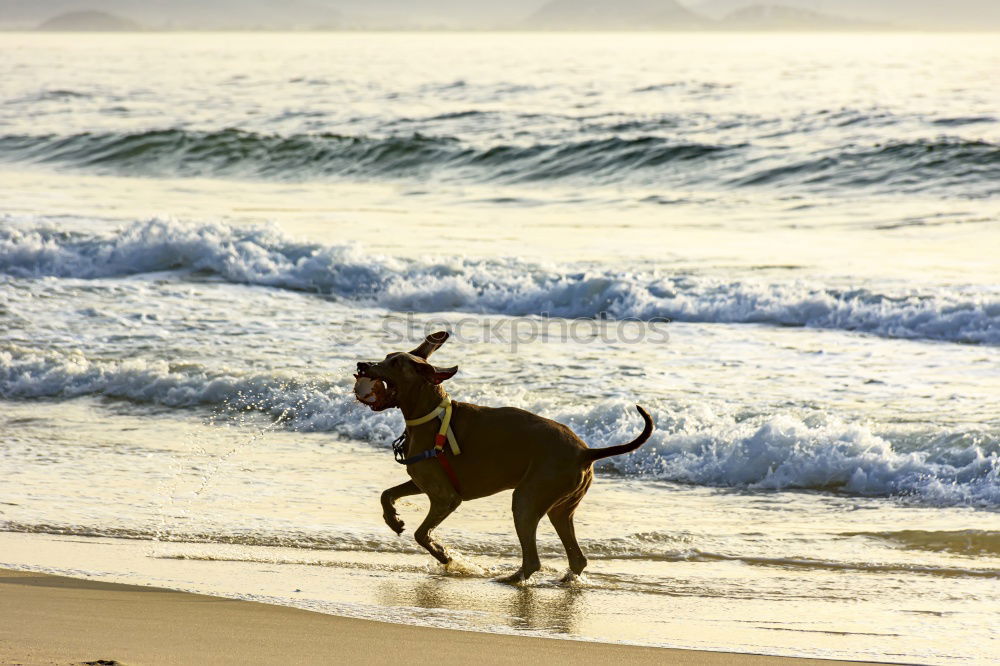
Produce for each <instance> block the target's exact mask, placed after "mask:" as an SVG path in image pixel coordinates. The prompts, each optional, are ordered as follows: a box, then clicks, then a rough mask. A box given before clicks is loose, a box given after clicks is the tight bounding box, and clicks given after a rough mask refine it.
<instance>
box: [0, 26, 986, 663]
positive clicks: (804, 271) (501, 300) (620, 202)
mask: <svg viewBox="0 0 1000 666" xmlns="http://www.w3.org/2000/svg"><path fill="white" fill-rule="evenodd" d="M996 41H997V40H996V35H976V34H965V35H906V34H892V35H879V34H866V35H862V36H851V35H822V36H817V35H749V36H740V35H731V34H730V35H722V34H705V35H702V34H683V35H671V34H658V35H650V34H643V35H614V34H605V35H545V34H532V35H517V34H468V35H467V34H295V35H285V34H250V33H246V34H191V35H185V34H143V35H73V36H67V35H41V34H39V35H35V34H17V33H7V34H5V35H4V36H3V37H2V39H0V330H2V338H0V401H2V405H3V416H2V417H0V418H2V419H3V427H2V430H0V530H2V531H0V566H11V567H16V568H26V569H38V570H43V571H53V572H59V573H69V574H73V575H81V576H87V577H94V578H101V579H106V580H121V581H127V582H139V583H149V584H156V585H163V586H167V587H173V588H178V589H188V590H197V591H201V592H207V593H212V594H220V595H225V596H232V597H238V598H249V599H258V600H264V601H269V602H273V603H280V604H289V605H295V606H299V607H303V608H310V609H314V610H319V611H322V612H332V613H340V614H348V615H352V616H357V617H369V618H374V619H381V620H387V621H399V622H409V623H418V624H428V625H434V626H449V627H458V628H471V629H477V630H482V631H502V632H517V633H526V634H532V635H546V636H557V637H565V638H576V639H584V640H605V641H623V642H632V643H640V644H647V645H669V646H676V647H695V648H702V649H714V650H736V651H743V652H759V653H768V654H788V655H805V656H830V657H840V658H848V659H873V660H878V661H887V662H899V663H933V664H959V663H962V664H966V663H989V662H991V661H995V659H996V655H997V654H998V653H1000V631H998V624H997V611H998V609H1000V513H998V510H1000V351H998V350H1000V87H998V86H996V85H994V84H993V82H994V81H995V80H996V72H998V71H1000V50H998V49H997V47H996ZM437 328H448V329H449V330H451V331H452V332H453V338H452V340H451V341H449V342H448V344H447V345H446V346H445V347H443V348H442V349H441V350H440V351H439V352H438V357H437V359H438V360H439V361H441V362H442V363H445V364H448V365H451V364H456V363H457V364H458V365H459V366H460V372H459V374H458V375H456V377H455V378H454V379H452V380H451V381H450V382H449V390H450V392H451V395H452V396H453V397H455V398H456V399H458V400H463V401H470V402H476V403H480V404H487V405H516V406H520V407H524V408H527V409H531V410H533V411H536V412H538V413H541V414H543V415H545V416H549V417H551V418H555V419H557V420H559V421H562V422H564V423H567V424H569V425H570V426H572V427H573V428H574V430H575V431H576V432H578V433H579V434H580V436H581V437H583V439H584V440H586V441H587V442H588V443H589V444H590V445H592V446H605V445H609V444H613V443H618V442H622V441H626V440H628V439H631V438H632V437H633V436H634V435H635V433H637V432H638V430H639V429H640V427H641V423H640V422H639V419H638V417H637V415H636V414H635V411H634V409H633V408H632V405H634V404H635V403H640V404H642V405H644V406H646V407H647V408H648V409H649V410H650V411H651V412H652V414H653V416H654V418H655V419H656V422H657V430H656V432H655V433H654V435H653V437H652V439H651V441H650V442H649V443H648V444H646V445H645V446H644V447H643V448H642V449H640V450H639V451H638V452H636V453H635V454H632V455H630V456H626V457H619V458H614V459H610V460H605V461H602V462H601V463H599V464H598V466H597V480H596V482H595V484H594V486H593V488H592V489H591V491H590V493H589V494H588V496H587V499H586V500H585V501H584V503H583V505H582V507H581V509H580V511H579V512H578V515H577V525H578V533H579V535H580V537H581V543H582V545H583V547H584V550H585V551H586V552H587V554H588V556H589V557H590V559H591V564H590V567H589V568H588V572H587V574H586V576H585V577H584V578H583V579H582V580H581V581H578V582H577V583H575V584H572V585H563V584H560V583H559V582H558V581H559V579H560V577H561V574H562V572H563V571H564V570H565V568H566V564H565V560H564V558H563V555H562V552H561V548H560V547H559V545H558V540H557V538H556V537H555V534H554V532H553V531H552V530H551V528H550V527H548V526H547V525H546V524H543V526H542V528H541V529H540V532H539V541H540V545H541V551H542V555H543V564H544V569H543V570H542V572H540V574H538V575H537V576H536V578H535V579H533V580H532V582H531V583H530V584H528V585H526V586H523V587H519V588H511V587H508V586H503V585H499V584H497V583H494V582H493V581H492V578H494V577H496V576H499V575H501V574H504V573H509V572H510V571H512V570H513V569H514V568H516V566H517V563H518V559H519V556H518V548H517V541H516V538H515V537H514V534H513V526H512V521H511V519H510V515H509V496H507V495H501V496H497V497H494V498H489V499H486V500H479V501H476V502H470V503H466V504H465V505H463V506H462V507H461V508H460V509H459V511H458V512H456V514H454V515H453V516H452V517H451V518H449V520H448V521H446V522H445V523H444V524H443V525H442V526H441V527H440V528H439V530H438V532H437V535H438V538H439V539H440V540H441V541H442V542H443V543H445V544H447V545H448V546H450V547H452V548H453V549H455V550H457V551H458V552H459V553H460V554H461V555H460V557H459V559H458V561H457V563H456V564H455V565H454V566H452V567H450V568H449V569H447V570H445V569H443V568H441V567H439V566H438V565H437V564H436V563H434V562H433V560H432V559H431V558H430V556H429V555H427V554H426V553H424V552H423V551H422V550H421V549H420V548H419V547H418V546H417V545H416V544H415V543H414V542H413V541H412V537H411V534H412V527H414V526H415V525H416V524H418V523H419V521H420V519H421V515H422V513H423V511H424V510H425V507H426V501H425V500H423V499H422V498H411V499H407V500H403V501H401V502H400V503H399V506H400V512H401V514H402V517H403V519H404V520H405V521H406V522H407V525H408V529H407V531H406V532H405V533H404V534H403V536H402V537H397V536H396V535H394V534H393V533H391V532H390V531H389V530H388V528H386V527H385V526H384V525H383V524H382V521H381V510H380V507H379V504H378V495H379V493H380V492H381V490H382V489H384V488H386V487H388V486H390V485H395V484H397V483H400V482H401V481H403V480H405V472H403V470H402V469H401V468H399V467H398V466H396V465H395V463H394V462H393V461H392V456H391V452H390V449H389V444H390V442H391V441H392V440H393V439H394V438H395V437H396V435H397V434H398V433H399V431H400V430H401V428H402V421H401V418H400V417H399V415H398V414H395V413H391V414H384V413H383V414H373V413H371V412H369V411H368V410H367V409H366V408H364V407H362V406H361V405H359V404H358V403H356V401H355V400H354V399H353V396H352V395H351V385H352V383H353V378H352V377H351V372H352V371H353V368H354V364H355V363H356V362H357V361H358V360H363V359H371V358H378V357H380V356H381V355H383V354H385V353H387V352H389V351H394V350H398V349H408V348H410V347H411V346H412V344H413V342H414V341H415V340H417V339H419V337H420V336H421V335H422V333H423V332H424V331H425V330H436V329H437Z"/></svg>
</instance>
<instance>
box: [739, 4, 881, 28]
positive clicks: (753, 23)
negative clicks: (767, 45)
mask: <svg viewBox="0 0 1000 666" xmlns="http://www.w3.org/2000/svg"><path fill="white" fill-rule="evenodd" d="M720 23H721V25H722V26H724V27H726V28H728V29H731V30H859V29H864V28H869V29H871V28H876V27H878V26H879V25H881V24H878V23H867V22H863V21H857V20H851V19H845V18H840V17H838V16H830V15H829V14H821V13H820V12H814V11H810V10H808V9H796V8H794V7H786V6H784V5H753V6H751V7H744V8H743V9H737V10H736V11H734V12H733V13H731V14H729V15H728V16H726V17H725V18H723V19H722V21H721V22H720Z"/></svg>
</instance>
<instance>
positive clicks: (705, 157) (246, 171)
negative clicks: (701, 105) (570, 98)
mask: <svg viewBox="0 0 1000 666" xmlns="http://www.w3.org/2000/svg"><path fill="white" fill-rule="evenodd" d="M633 125H634V123H626V124H625V125H621V126H619V127H618V129H620V130H621V129H629V130H631V129H632V128H633ZM642 127H645V125H643V124H641V123H640V125H638V126H636V128H642ZM661 129H662V128H661ZM0 158H3V159H6V160H8V161H17V162H28V163H37V164H57V165H64V166H70V167H75V168H91V169H99V170H106V171H110V172H112V173H124V174H127V175H136V174H138V175H145V176H154V177H157V176H181V177H224V178H262V179H268V180H278V181H285V180H290V181H308V180H313V179H325V178H359V177H360V178H426V177H430V176H435V177H440V178H444V179H446V180H459V181H471V182H494V183H525V182H544V181H561V180H565V179H569V178H573V179H583V180H585V181H588V182H597V183H619V182H625V181H628V180H629V179H631V178H639V179H640V180H642V181H643V182H647V183H649V182H657V183H664V182H668V183H674V184H676V185H687V186H696V185H697V186H705V185H716V186H723V187H759V186H797V187H807V188H809V187H817V186H819V187H840V188H858V187H873V186H876V187H877V186H881V187H883V188H888V191H893V192H897V191H900V190H903V191H926V190H928V189H934V188H958V189H959V190H960V191H961V193H962V196H975V197H979V196H988V195H990V194H995V193H996V192H997V185H996V183H997V181H998V179H1000V145H997V144H995V143H990V142H987V141H970V140H965V139H959V138H950V137H937V138H933V139H920V140H914V141H897V142H892V143H886V144H875V145H870V146H864V145H854V144H850V145H844V146H839V147H836V148H827V149H824V150H821V151H818V152H815V153H812V154H808V155H806V154H801V153H800V154H798V155H797V156H796V155H789V154H788V153H787V152H786V151H780V150H779V151H770V150H768V149H765V148H763V147H756V146H751V145H748V144H734V145H729V144H721V143H720V144H715V143H703V142H697V141H694V142H692V141H684V140H680V139H678V138H675V137H673V136H666V135H664V134H663V133H662V131H660V132H657V133H653V134H640V135H632V134H631V133H626V134H624V135H623V134H620V133H611V134H608V133H607V132H601V133H599V134H596V135H594V134H589V135H588V134H587V133H583V134H581V135H578V136H572V137H563V138H552V139H551V140H549V141H544V140H540V141H539V142H536V143H524V144H518V143H503V142H497V141H494V142H493V143H492V144H486V145H479V144H473V143H470V142H468V141H464V140H462V139H460V138H459V137H456V136H452V135H448V134H444V135H428V134H420V133H410V134H398V135H388V136H367V135H344V134H332V133H318V134H289V135H280V134H262V133H257V132H251V131H245V130H240V129H223V130H218V131H194V130H183V129H161V130H149V131H142V132H109V133H89V132H88V133H80V134H71V135H57V134H45V135H7V136H2V137H0ZM722 158H725V159H724V160H723V159H722ZM776 162H777V163H776ZM709 166H710V167H711V168H703V167H709Z"/></svg>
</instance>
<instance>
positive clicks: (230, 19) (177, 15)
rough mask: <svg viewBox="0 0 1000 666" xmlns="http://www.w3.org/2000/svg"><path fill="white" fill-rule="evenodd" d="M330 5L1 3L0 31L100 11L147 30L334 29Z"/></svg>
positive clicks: (286, 1)
mask: <svg viewBox="0 0 1000 666" xmlns="http://www.w3.org/2000/svg"><path fill="white" fill-rule="evenodd" d="M334 4H335V1H334V0H282V1H281V2H275V1H273V0H0V25H6V26H12V25H21V26H24V27H27V26H35V25H37V24H38V23H39V22H41V21H45V20H47V19H49V18H50V17H52V16H55V15H59V14H65V13H70V12H84V11H99V12H104V13H108V14H115V15H118V16H128V17H131V18H132V19H134V20H136V21H139V22H140V23H142V24H144V25H146V26H149V27H150V28H194V29H212V28H271V29H275V28H299V27H306V28H307V27H312V26H313V25H316V24H320V23H327V24H329V23H334V22H336V21H337V20H338V19H339V18H340V14H339V12H338V11H337V10H336V9H335V8H334Z"/></svg>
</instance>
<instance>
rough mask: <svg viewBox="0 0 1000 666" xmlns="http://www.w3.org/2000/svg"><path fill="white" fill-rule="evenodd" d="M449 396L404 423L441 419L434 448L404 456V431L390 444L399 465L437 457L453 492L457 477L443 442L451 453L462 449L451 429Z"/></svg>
mask: <svg viewBox="0 0 1000 666" xmlns="http://www.w3.org/2000/svg"><path fill="white" fill-rule="evenodd" d="M451 411H452V406H451V398H449V397H448V396H447V395H446V396H445V397H444V400H442V401H441V404H440V405H438V406H437V407H435V408H434V409H432V410H431V412H430V413H429V414H425V415H424V416H421V417H420V418H418V419H406V425H408V426H418V425H423V424H424V423H427V422H428V421H432V420H434V419H437V418H440V419H441V427H440V428H439V429H438V432H437V434H436V435H434V448H431V449H428V450H427V451H424V452H422V453H418V454H417V455H415V456H410V457H409V458H406V457H405V456H406V432H404V433H403V434H402V435H400V436H399V437H398V438H397V439H396V441H395V442H393V444H392V453H393V457H394V458H395V459H396V462H398V463H399V464H400V465H412V464H414V463H418V462H421V461H423V460H427V459H429V458H437V459H438V462H439V463H440V464H441V469H443V470H444V473H445V474H446V475H447V477H448V480H449V481H451V485H452V487H453V488H455V492H456V493H457V492H460V491H459V485H458V477H457V476H456V475H455V470H454V469H453V468H452V466H451V463H449V462H448V458H447V455H446V451H445V448H444V445H445V443H446V442H447V444H448V445H449V447H450V448H451V454H452V455H455V456H457V455H459V454H460V453H462V450H461V449H460V448H458V440H457V439H455V433H454V431H452V429H451Z"/></svg>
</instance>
